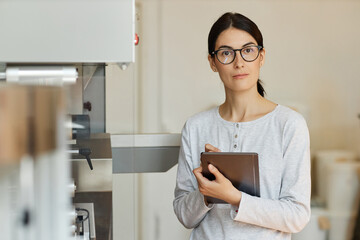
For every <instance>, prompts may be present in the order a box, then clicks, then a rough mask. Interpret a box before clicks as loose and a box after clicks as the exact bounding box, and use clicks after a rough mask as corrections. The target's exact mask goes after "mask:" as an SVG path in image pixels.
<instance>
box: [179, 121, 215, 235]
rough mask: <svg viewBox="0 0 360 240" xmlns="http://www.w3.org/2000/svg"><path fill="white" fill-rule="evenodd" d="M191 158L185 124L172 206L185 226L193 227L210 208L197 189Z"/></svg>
mask: <svg viewBox="0 0 360 240" xmlns="http://www.w3.org/2000/svg"><path fill="white" fill-rule="evenodd" d="M191 158H192V157H191V146H190V138H189V131H188V129H187V125H186V124H185V126H184V128H183V131H182V139H181V147H180V153H179V163H178V171H177V181H176V187H175V199H174V201H173V206H174V211H175V214H176V216H177V217H178V219H179V221H180V222H181V223H182V224H183V225H184V226H185V227H186V228H195V227H196V226H197V225H198V224H199V223H200V222H201V220H202V219H203V218H204V217H205V215H206V213H207V212H208V211H209V210H210V209H211V208H209V207H207V206H206V205H205V202H204V197H203V195H202V194H201V193H200V192H199V190H198V185H197V181H196V178H195V176H194V174H193V172H192V170H193V169H194V166H193V165H192V161H191Z"/></svg>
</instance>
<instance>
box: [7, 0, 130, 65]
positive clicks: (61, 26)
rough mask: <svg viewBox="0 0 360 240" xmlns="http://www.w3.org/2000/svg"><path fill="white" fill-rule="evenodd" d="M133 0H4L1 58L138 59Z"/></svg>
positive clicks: (36, 60) (32, 60)
mask: <svg viewBox="0 0 360 240" xmlns="http://www.w3.org/2000/svg"><path fill="white" fill-rule="evenodd" d="M134 12H135V3H134V0H71V1H70V0H1V1H0V29H1V38H0V52H1V54H0V62H5V63H19V62H21V63H41V62H46V63H74V62H81V63H89V62H96V63H103V62H114V63H129V62H134V55H135V54H134V51H135V46H134V39H135V26H134V21H135V19H134V16H135V14H134Z"/></svg>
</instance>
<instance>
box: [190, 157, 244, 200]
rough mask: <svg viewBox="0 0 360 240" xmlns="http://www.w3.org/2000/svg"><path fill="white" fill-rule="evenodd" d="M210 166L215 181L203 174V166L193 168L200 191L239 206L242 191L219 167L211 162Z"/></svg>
mask: <svg viewBox="0 0 360 240" xmlns="http://www.w3.org/2000/svg"><path fill="white" fill-rule="evenodd" d="M208 167H209V171H210V172H211V173H212V174H214V176H215V180H213V181H210V180H208V179H207V178H205V177H204V176H203V175H202V167H198V168H196V169H194V170H193V173H194V175H195V177H196V179H197V182H198V185H199V191H200V192H201V193H202V194H203V195H206V196H210V197H215V198H218V199H221V200H224V201H225V202H228V203H230V204H231V205H234V206H239V204H240V201H241V192H240V191H239V190H237V189H236V188H235V187H234V186H233V185H232V183H231V182H230V181H229V180H228V179H227V178H225V177H224V175H222V174H221V173H220V172H219V170H218V169H217V168H215V167H214V166H213V165H211V164H209V166H208ZM205 203H206V202H205ZM206 205H207V203H206Z"/></svg>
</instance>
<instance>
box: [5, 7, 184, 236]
mask: <svg viewBox="0 0 360 240" xmlns="http://www.w3.org/2000/svg"><path fill="white" fill-rule="evenodd" d="M0 29H1V32H2V34H1V38H0V52H1V54H0V191H1V193H2V194H0V212H1V215H0V225H1V229H2V237H1V239H4V240H22V239H30V240H35V239H36V240H48V239H52V240H66V239H83V240H85V239H121V234H122V233H123V231H127V229H126V227H122V226H121V224H120V223H119V218H120V215H121V211H119V210H118V209H117V208H116V207H115V206H114V204H113V203H119V202H121V201H122V198H123V196H122V194H121V192H122V191H121V188H119V187H114V186H118V183H117V182H116V179H117V178H116V175H118V174H123V173H134V172H162V171H167V170H168V169H169V168H171V167H172V166H173V165H175V164H176V160H177V155H178V151H179V142H180V136H179V134H154V135H151V134H150V135H138V134H127V135H120V134H111V135H110V134H109V133H106V124H105V122H106V121H105V118H106V94H105V85H106V76H105V70H106V67H107V66H109V65H117V66H118V67H119V68H120V69H122V70H126V68H127V67H128V65H129V64H131V63H133V62H135V44H137V42H138V37H137V35H136V34H135V2H134V0H118V1H114V0H92V1H83V0H73V1H63V0H54V1H43V0H30V1H23V0H3V1H0ZM119 124H121V123H120V122H119ZM3 193H4V194H3Z"/></svg>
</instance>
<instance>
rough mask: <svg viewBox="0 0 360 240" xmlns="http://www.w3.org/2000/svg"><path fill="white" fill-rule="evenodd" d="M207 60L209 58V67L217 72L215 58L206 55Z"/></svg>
mask: <svg viewBox="0 0 360 240" xmlns="http://www.w3.org/2000/svg"><path fill="white" fill-rule="evenodd" d="M208 60H209V64H210V68H211V69H212V70H213V71H214V72H217V68H216V65H215V58H213V57H211V55H210V54H209V55H208Z"/></svg>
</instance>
